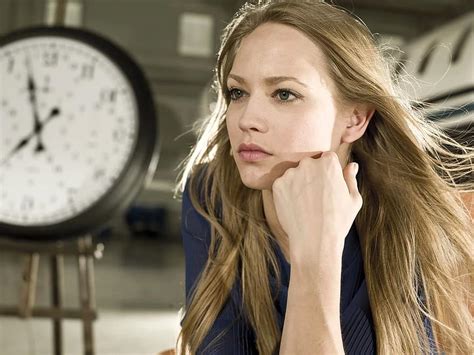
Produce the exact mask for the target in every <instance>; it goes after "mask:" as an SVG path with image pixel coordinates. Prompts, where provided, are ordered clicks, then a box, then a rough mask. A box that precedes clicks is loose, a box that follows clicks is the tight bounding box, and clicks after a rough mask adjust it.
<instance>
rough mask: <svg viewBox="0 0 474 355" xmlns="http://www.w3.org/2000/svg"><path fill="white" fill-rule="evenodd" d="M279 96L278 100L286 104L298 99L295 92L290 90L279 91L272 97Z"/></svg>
mask: <svg viewBox="0 0 474 355" xmlns="http://www.w3.org/2000/svg"><path fill="white" fill-rule="evenodd" d="M277 95H278V99H279V100H280V101H284V102H291V101H294V100H296V99H297V98H298V97H297V96H296V95H295V94H294V93H293V92H291V91H290V90H288V89H278V90H277V91H275V93H274V94H273V95H272V96H273V97H275V96H277ZM291 96H293V97H294V99H291V98H290V97H291Z"/></svg>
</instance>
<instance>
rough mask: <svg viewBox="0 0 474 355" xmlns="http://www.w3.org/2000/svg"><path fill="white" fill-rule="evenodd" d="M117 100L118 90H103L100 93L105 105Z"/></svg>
mask: <svg viewBox="0 0 474 355" xmlns="http://www.w3.org/2000/svg"><path fill="white" fill-rule="evenodd" d="M116 99H117V90H108V89H103V90H101V92H100V101H101V102H104V103H111V102H115V100H116Z"/></svg>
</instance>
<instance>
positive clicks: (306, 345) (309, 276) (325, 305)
mask: <svg viewBox="0 0 474 355" xmlns="http://www.w3.org/2000/svg"><path fill="white" fill-rule="evenodd" d="M328 269H329V271H328V272H327V271H326V270H328ZM317 270H318V267H317V266H315V267H313V266H312V265H301V264H299V263H297V262H294V261H293V260H292V263H291V277H290V285H289V289H288V301H287V308H286V316H285V323H284V327H283V334H282V340H281V344H280V354H281V355H290V354H344V347H343V343H342V335H341V324H340V316H339V313H340V310H339V307H340V275H341V263H340V261H336V260H332V262H331V264H329V265H326V267H325V271H324V274H322V273H320V272H318V271H317ZM319 270H321V269H320V268H319Z"/></svg>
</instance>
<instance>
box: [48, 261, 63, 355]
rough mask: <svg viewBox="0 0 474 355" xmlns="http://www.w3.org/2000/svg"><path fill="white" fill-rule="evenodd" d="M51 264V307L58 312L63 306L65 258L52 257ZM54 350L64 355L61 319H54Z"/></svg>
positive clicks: (58, 354) (57, 354) (55, 352)
mask: <svg viewBox="0 0 474 355" xmlns="http://www.w3.org/2000/svg"><path fill="white" fill-rule="evenodd" d="M50 262H51V285H52V290H51V291H52V292H51V301H52V302H51V305H52V306H53V308H54V309H56V310H57V311H59V312H60V311H61V309H62V306H63V294H64V292H63V290H64V258H63V256H62V255H60V254H57V255H53V256H51V257H50ZM53 349H54V354H55V355H62V354H63V327H62V319H61V318H53Z"/></svg>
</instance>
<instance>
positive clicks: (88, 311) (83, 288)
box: [78, 236, 95, 355]
mask: <svg viewBox="0 0 474 355" xmlns="http://www.w3.org/2000/svg"><path fill="white" fill-rule="evenodd" d="M78 244H79V250H80V251H84V250H86V248H87V247H88V246H90V245H92V239H91V237H90V236H86V237H83V238H80V239H79V240H78ZM90 259H92V257H90V256H86V255H79V256H78V268H79V297H80V302H81V310H82V326H83V336H84V354H85V355H94V354H95V351H94V334H93V330H92V321H93V318H92V309H93V304H92V299H91V293H92V292H93V289H92V288H91V284H92V282H93V280H91V273H92V271H91V268H90V266H91V265H90V264H92V263H93V259H92V260H90Z"/></svg>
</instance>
